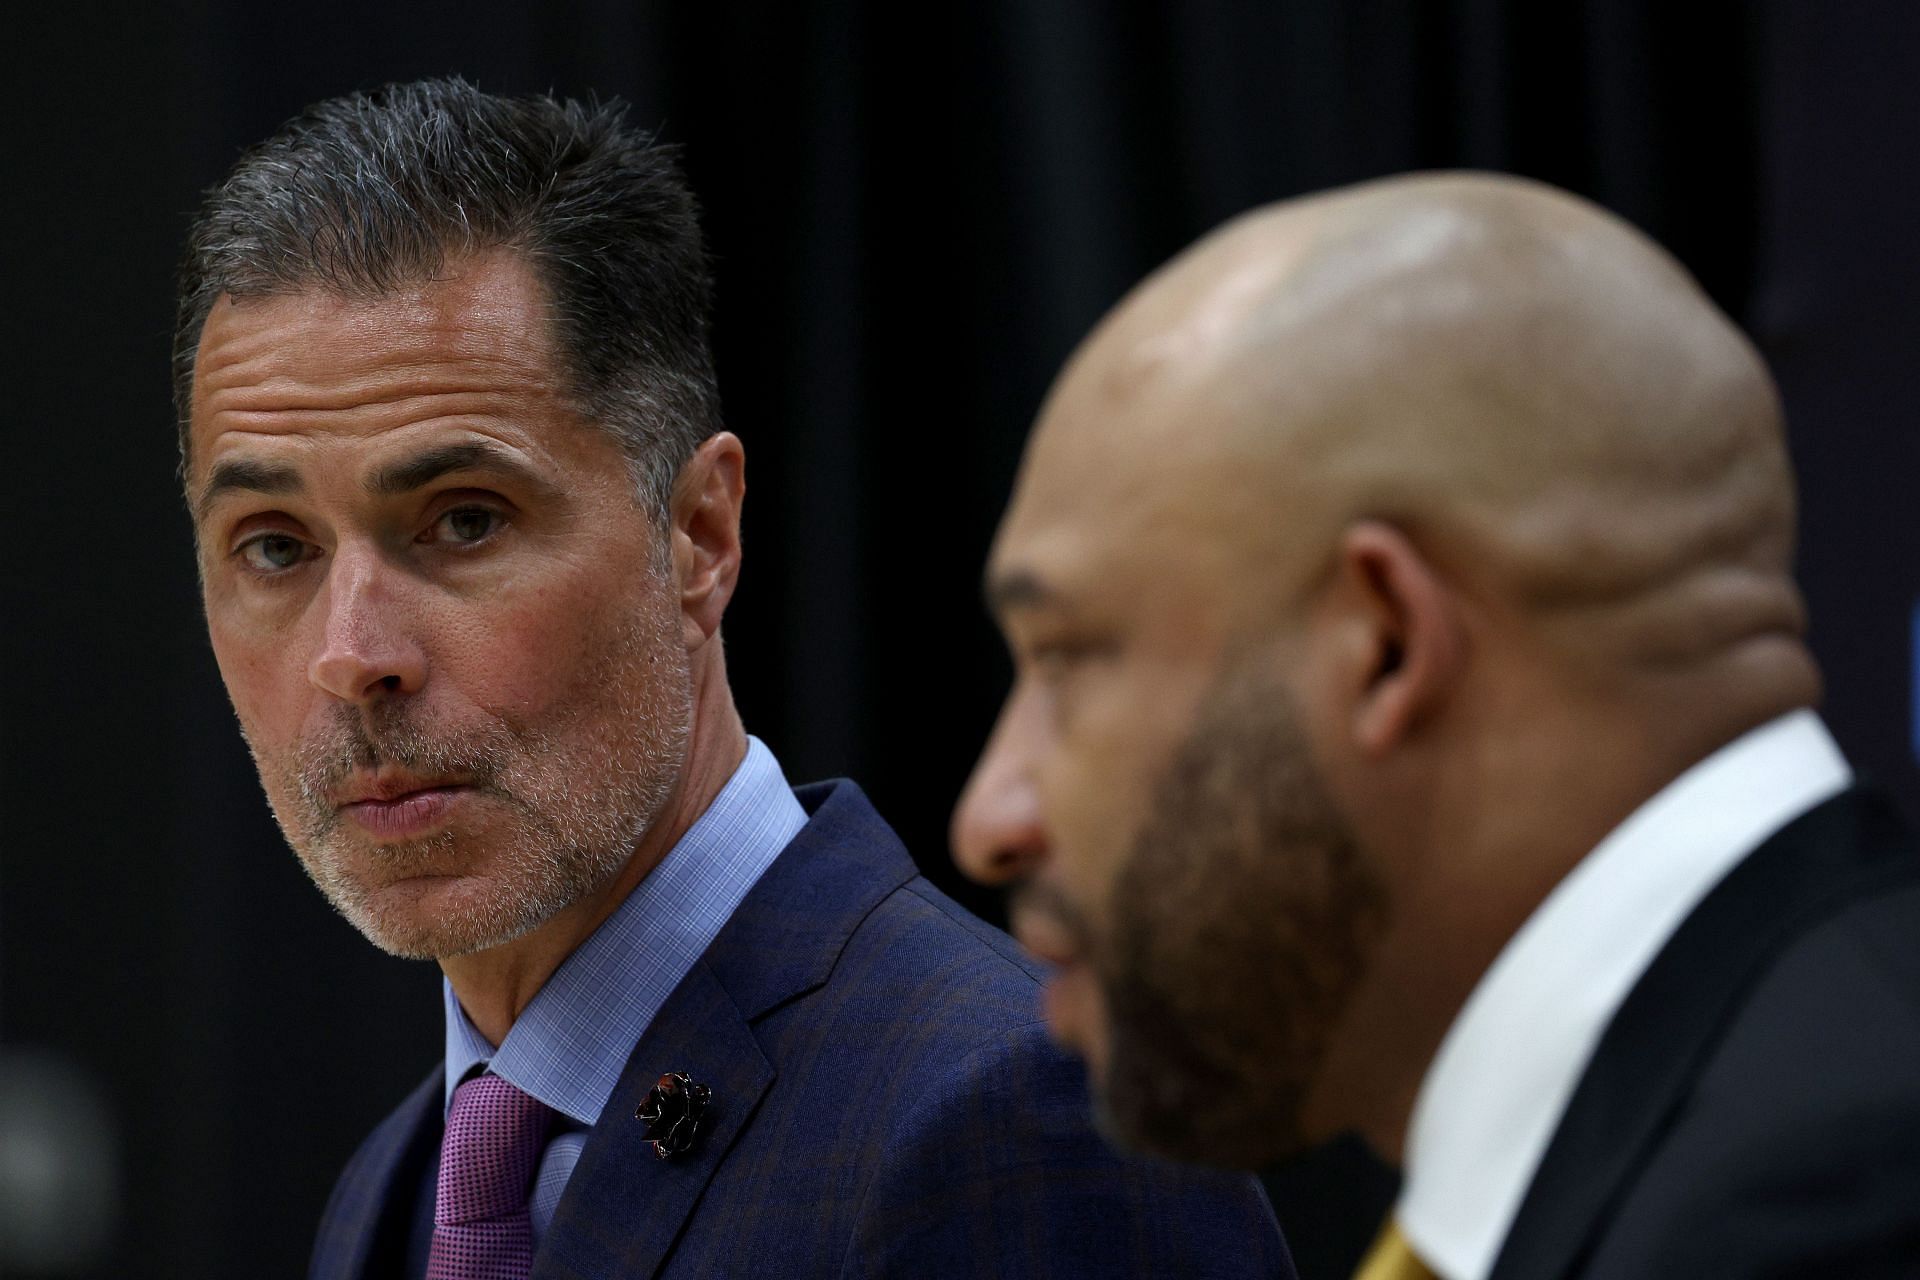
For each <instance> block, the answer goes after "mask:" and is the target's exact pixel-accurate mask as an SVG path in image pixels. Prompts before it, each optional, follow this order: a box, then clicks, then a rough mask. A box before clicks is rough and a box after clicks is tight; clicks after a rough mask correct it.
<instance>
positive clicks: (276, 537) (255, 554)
mask: <svg viewBox="0 0 1920 1280" xmlns="http://www.w3.org/2000/svg"><path fill="white" fill-rule="evenodd" d="M239 554H240V558H241V559H242V560H243V561H245V562H246V565H247V567H248V568H249V569H252V570H253V571H254V572H256V573H283V572H285V571H286V570H288V569H291V568H293V567H294V566H295V565H297V564H299V563H300V562H301V561H302V560H304V559H306V558H307V544H306V543H304V542H302V541H300V539H298V538H296V537H294V536H293V535H292V534H287V533H263V534H261V535H260V536H259V537H257V538H249V539H247V540H246V541H245V542H243V543H241V544H240V551H239Z"/></svg>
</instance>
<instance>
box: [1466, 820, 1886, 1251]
mask: <svg viewBox="0 0 1920 1280" xmlns="http://www.w3.org/2000/svg"><path fill="white" fill-rule="evenodd" d="M1916 876H1920V860H1916V859H1915V858H1914V857H1913V855H1912V847H1911V844H1910V842H1909V840H1908V838H1907V836H1906V834H1905V832H1904V830H1903V828H1902V825H1901V823H1900V820H1899V818H1898V817H1897V816H1896V815H1895V814H1894V812H1893V809H1892V806H1891V805H1890V804H1889V803H1888V802H1887V801H1886V800H1885V799H1884V798H1883V797H1880V796H1879V795H1877V794H1875V793H1872V792H1868V791H1863V790H1861V789H1859V788H1855V789H1852V790H1849V791H1847V792H1845V793H1843V794H1842V795H1840V796H1838V797H1836V798H1835V799H1833V800H1830V801H1828V802H1827V803H1825V804H1823V805H1821V806H1819V807H1818V808H1816V809H1814V810H1813V811H1811V812H1810V813H1807V814H1805V815H1803V816H1802V817H1800V818H1798V819H1797V820H1795V821H1794V822H1792V823H1790V824H1788V825H1787V826H1786V827H1784V828H1783V829H1782V830H1781V831H1779V832H1778V833H1776V834H1775V835H1774V836H1773V837H1772V838H1770V839H1769V840H1767V841H1766V843H1764V844H1763V845H1761V846H1760V848H1759V849H1757V850H1755V851H1754V853H1753V854H1752V855H1751V856H1749V857H1748V858H1747V859H1746V860H1745V861H1743V862H1742V863H1741V864H1740V865H1739V866H1738V867H1736V868H1735V869H1734V870H1733V871H1732V872H1731V873H1730V874H1729V875H1728V876H1727V878H1726V879H1725V880H1724V881H1722V882H1721V883H1720V884H1719V885H1718V886H1717V887H1716V888H1715V889H1714V890H1713V892H1712V893H1710V894H1709V895H1708V896H1707V897H1706V898H1705V899H1704V900H1703V901H1702V902H1701V904H1700V905H1699V907H1698V908H1696V909H1695V910H1694V912H1693V913H1692V915H1690V916H1689V917H1688V918H1687V920H1686V921H1685V923H1683V924H1682V925H1681V927H1680V929H1679V930H1678V931H1677V932H1676V933H1675V934H1674V935H1673V938H1672V939H1671V941H1669V942H1668V944H1667V946H1666V947H1665V948H1664V949H1663V950H1662V951H1661V952H1660V954H1659V956H1658V957H1657V958H1656V959H1655V960H1654V962H1653V964H1652V965H1651V966H1650V967H1649V968H1648V970H1647V972H1646V974H1645V975H1644V976H1643V977H1642V978H1641V979H1640V981H1639V983H1638V984H1637V985H1636V986H1635V987H1634V989H1633V991H1632V993H1631V994H1630V995H1629V996H1628V997H1627V999H1626V1001H1625V1003H1623V1004H1622V1005H1621V1007H1620V1010H1619V1012H1618V1013H1617V1014H1616V1015H1615V1016H1614V1018H1613V1020H1612V1022H1611V1023H1610V1024H1609V1025H1608V1027H1607V1030H1606V1033H1605V1035H1604V1036H1602V1038H1601V1040H1600V1043H1599V1045H1598V1047H1597V1048H1596V1050H1595V1052H1594V1056H1593V1059H1592V1061H1591V1063H1590V1064H1589V1066H1588V1068H1587V1070H1586V1073H1585V1074H1584V1075H1583V1076H1582V1077H1581V1080H1580V1083H1579V1085H1578V1087H1577V1088H1576V1089H1575V1091H1574V1094H1573V1097H1572V1098H1571V1100H1570V1101H1569V1103H1568V1105H1567V1108H1566V1111H1565V1113H1564V1114H1563V1116H1562V1118H1561V1120H1560V1124H1559V1127H1558V1128H1557V1129H1556V1130H1555V1132H1554V1136H1553V1140H1552V1142H1551V1144H1550V1145H1549V1146H1548V1148H1547V1152H1546V1155H1545V1156H1544V1157H1543V1159H1542V1160H1541V1163H1540V1167H1539V1170H1538V1172H1537V1173H1536V1174H1535V1176H1534V1178H1533V1181H1532V1183H1531V1184H1530V1185H1529V1187H1528V1189H1527V1193H1526V1197H1525V1199H1524V1200H1523V1202H1522V1203H1521V1206H1520V1210H1519V1212H1518V1214H1517V1215H1516V1216H1515V1219H1514V1223H1513V1227H1512V1229H1511V1231H1510V1232H1509V1233H1508V1235H1507V1238H1506V1240H1505V1242H1504V1244H1503V1245H1502V1246H1501V1249H1500V1253H1499V1256H1498V1258H1497V1259H1496V1260H1495V1262H1494V1266H1493V1271H1492V1276H1491V1280H1523V1278H1524V1280H1537V1278H1539V1277H1555V1276H1562V1275H1567V1274H1570V1273H1572V1272H1573V1271H1574V1270H1575V1269H1577V1265H1578V1263H1579V1261H1580V1259H1581V1258H1582V1257H1583V1256H1584V1255H1585V1252H1586V1250H1587V1249H1588V1248H1589V1247H1590V1246H1591V1244H1592V1242H1593V1241H1594V1239H1595V1238H1596V1236H1597V1233H1598V1231H1599V1229H1600V1226H1601V1224H1602V1222H1603V1221H1604V1218H1605V1214H1606V1211H1607V1209H1608V1208H1609V1206H1610V1205H1611V1204H1612V1203H1613V1202H1614V1200H1615V1199H1616V1198H1617V1196H1618V1195H1619V1194H1620V1192H1621V1190H1622V1188H1623V1187H1624V1186H1625V1185H1626V1184H1627V1182H1628V1181H1629V1179H1630V1177H1631V1175H1632V1173H1633V1171H1634V1169H1636V1168H1637V1167H1639V1165H1640V1164H1641V1163H1642V1162H1643V1161H1644V1160H1646V1159H1647V1158H1648V1157H1649V1155H1650V1154H1651V1152H1652V1150H1653V1148H1654V1147H1655V1146H1656V1144H1657V1143H1658V1141H1659V1138H1660V1135H1661V1134H1662V1133H1663V1132H1664V1131H1665V1130H1666V1129H1667V1127H1668V1126H1669V1125H1670V1123H1671V1122H1672V1119H1673V1116H1674V1114H1675V1112H1676V1110H1677V1108H1678V1107H1679V1105H1680V1103H1681V1101H1682V1100H1683V1098H1684V1095H1685V1091H1686V1088H1687V1086H1688V1084H1689V1082H1690V1081H1691V1080H1692V1079H1693V1078H1694V1077H1695V1075H1696V1074H1697V1073H1698V1071H1699V1070H1700V1068H1701V1065H1702V1064H1703V1063H1704V1061H1705V1059H1706V1058H1707V1056H1708V1055H1709V1054H1710V1053H1711V1051H1712V1048H1713V1046H1714V1044H1715V1043H1717V1041H1718V1040H1719V1037H1720V1035H1721V1034H1722V1032H1723V1031H1724V1029H1725V1026H1726V1024H1727V1022H1728V1020H1729V1019H1730V1017H1731V1016H1732V1015H1733V1014H1734V1013H1735V1011H1736V1010H1737V1009H1738V1007H1739V1004H1740V1000H1741V998H1742V996H1743V995H1744V993H1745V992H1746V991H1747V989H1748V988H1749V987H1750V986H1751V984H1752V983H1753V982H1754V981H1756V980H1757V979H1758V978H1759V976H1760V975H1761V974H1762V973H1763V972H1764V970H1765V968H1766V966H1767V965H1768V963H1769V962H1770V960H1771V959H1772V958H1773V957H1774V956H1776V955H1777V954H1778V953H1779V952H1780V950H1781V949H1782V948H1783V947H1784V946H1785V945H1786V944H1787V942H1788V940H1790V939H1791V938H1792V937H1794V936H1795V935H1797V934H1799V933H1802V932H1804V931H1806V930H1807V929H1809V928H1811V927H1812V926H1813V925H1814V924H1816V923H1817V922H1818V921H1820V920H1822V919H1824V918H1826V917H1828V916H1830V915H1831V914H1833V913H1834V912H1835V911H1837V910H1839V909H1840V908H1841V907H1843V906H1844V905H1845V904H1847V903H1848V902H1851V901H1854V900H1856V899H1858V898H1860V897H1862V896H1864V895H1866V894H1868V893H1871V892H1873V891H1875V890H1876V889H1878V888H1880V887H1882V886H1884V885H1887V884H1890V883H1893V882H1895V881H1899V880H1908V879H1913V878H1915V877H1916Z"/></svg>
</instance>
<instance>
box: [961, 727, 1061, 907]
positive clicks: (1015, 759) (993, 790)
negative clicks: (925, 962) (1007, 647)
mask: <svg viewBox="0 0 1920 1280" xmlns="http://www.w3.org/2000/svg"><path fill="white" fill-rule="evenodd" d="M1024 718H1025V717H1023V715H1022V713H1021V703H1020V700H1019V699H1017V698H1016V699H1013V700H1011V701H1009V702H1008V704H1007V706H1006V708H1005V709H1004V710H1003V711H1002V712H1001V715H1000V720H999V722H998V723H997V724H996V725H995V726H994V730H993V736H992V737H991V738H989V739H988V741H987V746H986V750H985V751H983V752H982V753H981V756H980V762H979V764H977V765H975V766H974V770H973V776H972V777H971V778H969V779H968V780H967V786H966V789H965V790H964V791H962V792H961V793H960V802H959V804H957V805H956V806H955V807H954V811H953V825H952V828H951V830H950V832H949V837H950V839H951V841H952V844H953V857H954V861H955V862H956V863H958V864H959V867H960V870H961V871H963V872H965V873H966V874H967V875H968V876H969V877H971V878H972V879H974V880H976V881H978V882H979V883H981V884H984V885H990V886H996V887H998V886H1005V885H1011V884H1014V883H1017V882H1018V881H1020V880H1024V879H1025V878H1026V877H1028V876H1029V875H1032V874H1033V872H1034V871H1036V870H1038V868H1039V866H1040V864H1041V862H1043V861H1044V860H1045V858H1046V852H1047V842H1046V832H1045V828H1044V826H1043V825H1042V823H1041V812H1040V798H1039V793H1038V791H1036V789H1035V788H1034V785H1033V772H1032V768H1031V760H1030V754H1029V744H1028V742H1027V738H1028V736H1029V734H1028V730H1027V727H1026V726H1025V725H1024V724H1023V723H1022V722H1023V720H1024Z"/></svg>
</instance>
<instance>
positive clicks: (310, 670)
mask: <svg viewBox="0 0 1920 1280" xmlns="http://www.w3.org/2000/svg"><path fill="white" fill-rule="evenodd" d="M391 588H392V582H391V571H390V570H386V569H384V568H383V567H382V566H381V564H380V562H379V559H378V557H377V556H376V555H374V554H371V553H366V552H354V551H349V550H344V549H343V550H342V551H340V552H338V553H336V555H335V557H334V563H333V564H332V566H331V567H330V572H329V573H328V575H327V582H326V586H325V588H324V591H323V594H322V596H321V599H320V600H319V601H318V604H319V607H320V608H321V609H322V610H323V616H322V619H321V628H322V629H321V636H320V644H319V647H318V648H317V649H316V650H315V652H314V655H313V658H312V660H311V661H310V662H309V663H308V664H307V679H308V680H309V681H311V682H312V683H313V685H314V687H316V688H318V689H321V690H324V691H325V692H327V693H330V694H332V695H333V696H334V697H336V698H339V699H340V700H342V701H343V702H351V703H355V704H364V703H367V702H371V701H373V700H374V699H376V698H380V697H385V696H391V695H392V694H396V693H415V692H418V691H419V689H420V687H421V686H422V685H423V684H425V683H426V679H427V662H426V654H425V652H424V651H423V650H422V649H421V647H420V645H419V643H418V641H417V640H416V639H415V638H414V637H413V635H412V634H411V629H410V628H409V627H408V625H407V624H406V620H405V617H404V614H403V611H402V609H401V608H400V604H401V602H400V600H399V599H398V598H397V597H396V596H395V595H394V593H393V591H392V589H391Z"/></svg>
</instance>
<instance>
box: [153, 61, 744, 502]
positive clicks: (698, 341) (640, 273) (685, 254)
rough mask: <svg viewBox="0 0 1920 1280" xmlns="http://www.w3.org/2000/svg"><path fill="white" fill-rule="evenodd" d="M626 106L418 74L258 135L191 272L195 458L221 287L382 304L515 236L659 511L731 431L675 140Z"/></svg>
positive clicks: (185, 339) (184, 390)
mask: <svg viewBox="0 0 1920 1280" xmlns="http://www.w3.org/2000/svg"><path fill="white" fill-rule="evenodd" d="M624 116H625V111H624V107H623V105H622V104H621V103H620V102H619V101H617V100H615V101H611V102H607V103H605V104H599V103H581V102H578V101H575V100H571V99H569V100H566V101H556V100H555V99H553V98H551V97H547V96H544V95H534V96H527V97H500V96H496V95H493V94H486V93H482V92H481V91H480V90H479V89H477V88H475V87H474V86H473V85H471V84H468V83H467V82H465V81H463V80H459V79H451V78H449V79H436V80H422V81H417V82H414V83H411V84H393V85H388V86H386V87H385V88H382V89H378V90H375V91H374V92H372V93H352V94H348V95H346V96H345V97H340V98H333V99H331V100H329V101H326V102H321V103H318V104H316V105H314V106H311V107H308V108H307V109H306V110H305V111H303V112H301V113H300V114H299V115H298V116H296V117H294V118H293V119H292V120H290V121H288V122H287V124H286V125H284V126H283V127H282V128H281V129H280V131H279V132H278V133H276V134H274V135H273V136H272V137H271V138H268V139H267V140H266V141H265V142H262V143H260V144H259V145H257V146H255V147H253V148H251V149H249V150H248V151H247V152H246V153H245V154H244V155H242V156H241V158H240V161H239V163H238V164H236V165H235V166H234V168H233V171H232V172H231V173H230V174H228V175H227V177H226V179H225V181H223V182H221V183H220V184H219V185H218V186H216V187H214V188H212V189H211V190H210V191H208V193H207V196H206V200H205V202H204V204H203V205H202V206H201V209H200V212H199V215H198V216H197V217H196V218H195V220H194V223H193V227H192V231H191V233H190V235H189V238H188V243H187V255H186V261H185V262H184V263H183V265H182V267H181V272H180V309H179V319H178V323H177V325H176V327H175V330H174V347H173V373H174V407H175V410H176V412H177V414H178V417H179V426H180V458H181V465H182V468H183V471H184V468H185V465H186V461H187V450H188V417H189V411H190V408H191V403H192V395H193V366H194V358H195V354H196V352H197V351H198V348H199V345H200V333H201V329H202V328H203V326H204V325H205V324H206V319H207V315H208V313H209V312H210V311H211V310H212V309H213V305H214V303H215V302H217V301H218V300H219V298H220V297H221V295H223V294H225V295H230V296H232V297H234V298H245V297H263V296H274V295H280V294H290V293H298V292H302V291H305V290H308V289H322V290H326V291H328V292H330V293H333V294H335V295H337V296H340V297H344V298H365V299H378V298H382V297H387V296H391V295H392V294H394V293H395V292H397V291H399V290H400V289H402V288H405V287H407V286H408V285H412V284H417V283H420V282H423V281H425V280H429V279H432V278H433V277H434V275H435V274H437V273H438V272H439V270H440V269H441V268H442V266H443V265H444V264H445V263H446V261H447V260H448V259H449V258H453V257H458V256H460V255H463V254H468V253H474V252H479V251H483V250H486V249H491V248H502V247H504V248H508V249H511V250H514V251H517V252H518V253H520V254H522V255H524V257H525V259H526V261H527V262H528V263H529V264H530V265H531V266H532V267H533V269H534V271H535V273H536V275H537V276H538V277H539V279H540V280H541V282H542V284H543V285H544V287H545V288H546V290H547V292H548V294H549V300H550V302H551V306H552V314H553V317H554V332H553V335H552V338H553V347H554V350H555V353H556V359H557V361H558V363H559V365H560V373H561V375H562V377H563V379H564V381H565V383H566V385H567V390H568V391H569V392H570V394H571V396H572V398H573V399H574V401H575V403H576V406H577V407H578V408H579V409H580V410H581V412H582V413H584V414H585V415H586V416H587V417H588V418H589V419H591V420H592V421H594V422H596V423H598V424H599V425H600V426H602V427H604V428H605V429H607V430H610V431H611V432H613V434H614V435H615V436H616V437H617V438H618V439H619V441H620V443H621V446H622V448H623V450H624V451H625V453H626V455H627V458H628V463H629V468H630V470H631V471H632V473H633V477H634V482H635V485H636V488H637V491H638V494H639V497H640V500H641V501H642V502H643V503H645V504H646V506H647V507H648V509H649V510H650V511H651V512H652V513H653V514H654V516H655V518H656V519H664V518H665V516H666V512H667V507H668V503H669V501H670V499H671V496H672V492H673V482H674V477H675V476H676V475H677V474H678V472H679V469H680V467H681V465H682V464H683V463H685V462H686V460H687V459H688V458H689V457H690V456H692V454H693V451H694V450H695V449H696V448H698V447H699V445H700V442H701V441H702V440H705V439H706V438H707V437H708V436H710V435H712V434H713V433H714V432H715V431H717V430H719V429H720V421H721V419H720V403H719V392H718V389H717V387H716V385H715V381H714V373H713V356H712V352H711V350H710V349H709V346H708V338H707V329H708V323H709V313H710V310H711V307H712V293H713V286H712V280H711V276H710V273H709V269H708V263H707V256H706V250H705V248H704V246H703V244H702V242H701V238H700V226H699V217H698V209H697V206H696V204H695V202H694V198H693V193H692V192H691V191H690V190H689V189H688V188H687V184H686V180H685V179H684V178H683V177H682V175H681V173H680V169H679V166H678V164H677V163H676V160H675V153H674V149H673V148H671V147H666V146H662V145H659V144H657V143H656V142H654V140H653V139H652V137H651V136H649V135H648V134H646V133H644V132H641V131H640V130H638V129H635V128H633V127H632V126H630V125H628V124H627V123H626V120H625V118H624Z"/></svg>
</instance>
